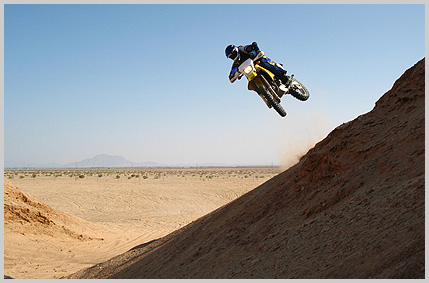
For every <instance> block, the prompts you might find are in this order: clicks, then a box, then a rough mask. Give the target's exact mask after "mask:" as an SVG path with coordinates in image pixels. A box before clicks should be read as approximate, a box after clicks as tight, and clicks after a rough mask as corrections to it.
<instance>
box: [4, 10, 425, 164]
mask: <svg viewBox="0 0 429 283" xmlns="http://www.w3.org/2000/svg"><path fill="white" fill-rule="evenodd" d="M424 24H425V6H424V5H422V4H419V5H416V4H408V5H402V4H401V5H400V4H394V5H391V4H390V5H389V4H378V5H374V4H369V5H351V4H350V5H327V4H320V5H316V4H310V5H297V4H276V5H250V4H242V5H196V4H192V5H189V4H187V5H179V4H177V5H176V4H175V5H173V4H168V5H150V4H138V5H5V6H4V74H5V75H4V153H5V160H4V162H5V164H4V165H5V167H8V166H28V165H30V166H31V165H33V164H44V163H52V162H55V163H60V164H64V163H68V162H74V161H79V160H82V159H85V158H89V157H92V156H95V155H97V154H102V153H106V154H111V155H122V156H124V157H125V158H127V159H129V160H131V161H134V162H148V161H151V162H159V163H163V164H169V165H175V164H202V163H224V164H227V165H236V164H239V165H255V164H260V165H265V164H284V163H288V162H291V161H290V160H291V159H292V160H294V159H296V158H297V157H298V156H299V155H301V154H303V153H305V152H306V151H307V150H308V149H309V148H310V147H311V146H313V145H314V143H315V142H317V141H319V140H321V139H323V138H324V137H325V136H326V135H327V134H328V133H329V132H330V131H331V130H332V129H334V128H335V127H337V126H338V125H340V124H342V123H344V122H347V121H350V120H353V119H354V118H356V117H357V116H359V115H361V114H364V113H366V112H368V111H370V110H371V109H372V108H373V107H374V104H375V102H376V101H377V100H378V99H379V98H380V97H381V96H382V95H383V94H384V93H385V92H386V91H388V90H389V89H390V88H391V87H392V85H393V83H394V81H395V80H396V79H397V78H399V76H400V75H401V74H402V73H403V72H404V71H405V70H406V69H408V68H410V67H411V66H413V65H414V64H415V63H416V62H417V61H419V60H420V59H422V58H423V57H424V56H425V25H424ZM253 41H256V42H258V44H259V46H260V48H261V49H262V50H263V51H264V52H265V54H266V55H267V56H268V57H270V58H271V59H273V60H274V61H276V62H280V63H283V65H284V67H285V68H286V69H287V70H288V73H289V74H295V77H296V79H298V80H299V81H301V82H302V83H303V84H304V85H305V86H306V87H307V88H308V89H309V91H310V99H309V100H308V101H306V102H301V101H298V100H296V99H294V98H292V97H290V96H288V97H285V98H284V99H282V105H283V107H284V108H285V110H286V111H287V113H288V115H287V116H286V117H285V118H281V117H280V116H279V115H278V114H277V113H276V112H275V111H274V110H272V109H268V108H267V107H266V105H265V103H264V102H263V101H262V100H261V98H260V97H259V96H257V95H256V93H254V92H250V91H248V90H247V84H246V81H245V80H244V79H242V80H240V81H237V82H235V83H234V84H231V83H230V82H229V80H228V73H229V70H230V67H231V63H232V61H231V60H228V59H227V58H226V57H225V55H224V50H225V47H226V46H227V45H228V44H237V45H246V44H250V43H252V42H253Z"/></svg>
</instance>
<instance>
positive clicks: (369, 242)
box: [70, 59, 425, 278]
mask: <svg viewBox="0 0 429 283" xmlns="http://www.w3.org/2000/svg"><path fill="white" fill-rule="evenodd" d="M424 74H425V63H424V59H422V60H421V61H420V62H418V63H417V64H416V65H415V66H413V67H412V68H410V69H409V70H407V71H406V72H405V73H404V74H403V75H402V76H401V77H400V78H399V79H398V80H397V81H396V82H395V84H394V85H393V88H392V89H391V90H390V91H389V92H387V93H386V94H384V95H383V96H382V97H381V99H380V100H379V101H377V103H376V106H375V108H374V109H373V110H372V111H370V112H369V113H367V114H365V115H361V116H359V117H357V118H356V119H355V120H353V121H351V122H349V123H346V124H344V125H341V126H340V127H338V128H336V129H335V130H334V131H332V132H331V133H330V134H329V135H328V136H327V137H326V138H325V139H324V140H323V141H321V142H319V143H318V144H317V145H316V146H315V147H314V148H313V149H311V150H310V151H309V152H308V153H307V154H306V155H305V156H304V157H302V158H301V160H300V162H299V163H298V164H296V165H295V166H293V167H292V168H290V169H289V170H287V171H285V172H283V173H282V174H280V175H279V176H277V177H275V178H273V179H271V180H269V181H267V182H266V183H264V184H263V185H261V186H259V187H257V188H256V189H254V190H252V191H251V192H249V193H247V194H245V195H244V196H242V197H240V198H238V199H237V200H235V201H233V202H231V203H230V204H228V205H226V206H224V207H222V208H220V209H218V210H216V211H214V212H213V213H210V214H208V215H206V216H204V217H202V218H200V219H198V220H197V221H194V222H192V223H191V224H189V225H187V226H186V227H183V228H181V229H180V230H177V231H175V232H173V233H171V234H169V235H168V236H166V237H163V238H162V239H159V240H158V241H154V242H151V243H149V244H147V245H140V246H136V247H135V248H134V249H132V250H131V251H129V252H127V253H124V254H122V255H119V256H117V257H114V258H112V259H110V260H108V261H105V262H103V263H100V264H97V265H95V266H93V267H91V268H89V269H85V270H82V271H80V272H77V273H75V274H73V275H72V276H70V278H424V276H425V270H424V267H425V262H424V260H425V254H424V249H425V235H424V232H425V230H424V224H425V221H424V213H425V210H424V199H425V198H424V196H425V193H424V189H425V175H424V173H425V171H424V169H425V167H424V159H425V157H424V156H425V154H424V151H425V148H424V135H425V134H424V128H425V111H424V108H425V107H424V103H425V99H424V96H425V81H424V80H425V76H424Z"/></svg>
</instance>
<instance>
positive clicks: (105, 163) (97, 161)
mask: <svg viewBox="0 0 429 283" xmlns="http://www.w3.org/2000/svg"><path fill="white" fill-rule="evenodd" d="M132 166H133V162H132V161H129V160H127V159H125V158H124V157H122V156H113V155H108V154H99V155H96V156H94V157H92V158H88V159H84V160H82V161H77V162H72V163H68V164H65V165H64V167H78V168H90V167H132Z"/></svg>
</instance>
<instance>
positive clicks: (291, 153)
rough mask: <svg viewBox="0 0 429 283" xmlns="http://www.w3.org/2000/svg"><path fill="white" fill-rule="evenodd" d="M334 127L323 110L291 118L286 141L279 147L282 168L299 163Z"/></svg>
mask: <svg viewBox="0 0 429 283" xmlns="http://www.w3.org/2000/svg"><path fill="white" fill-rule="evenodd" d="M333 128H334V126H333V123H332V122H331V121H329V119H328V117H327V115H326V114H325V113H322V112H315V113H311V114H306V115H304V114H303V117H297V118H296V119H294V120H291V121H290V123H289V124H288V127H287V129H285V131H286V133H285V137H284V139H283V140H284V143H283V144H282V146H281V148H280V147H279V148H278V156H279V160H280V166H281V168H282V170H287V169H288V168H290V167H292V166H293V165H295V164H296V163H298V161H299V159H300V158H301V157H302V156H304V155H305V154H306V153H307V152H308V150H309V149H311V148H312V147H314V146H315V145H316V143H318V142H319V141H321V140H322V139H323V138H325V137H326V135H327V134H328V133H329V132H330V131H331V130H332V129H333Z"/></svg>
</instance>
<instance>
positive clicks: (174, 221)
mask: <svg viewBox="0 0 429 283" xmlns="http://www.w3.org/2000/svg"><path fill="white" fill-rule="evenodd" d="M281 171H282V169H281V168H278V167H254V168H246V167H244V168H237V167H233V168H219V167H216V168H152V169H149V168H132V169H130V168H128V169H125V168H124V169H113V168H112V169H105V168H99V169H41V170H38V169H26V170H24V169H21V170H12V169H11V170H5V172H4V178H5V189H6V184H8V185H12V184H13V186H16V187H17V188H19V189H20V190H22V191H23V193H24V194H26V195H28V196H30V197H33V198H34V199H35V200H37V201H39V202H40V203H42V204H45V205H47V206H49V207H50V208H52V209H53V210H54V211H58V212H64V213H65V214H69V215H71V216H72V217H75V218H77V219H78V220H79V221H80V222H75V221H74V220H73V221H72V220H68V218H67V219H66V218H62V219H66V220H64V221H63V224H64V226H67V229H71V230H74V231H79V233H78V234H77V235H70V233H49V232H48V231H44V230H43V229H40V228H37V227H36V226H33V223H27V222H31V220H28V221H27V222H25V221H24V222H21V223H19V222H16V221H11V222H9V221H5V225H4V274H5V275H6V276H10V277H12V278H28V279H33V278H61V277H64V276H67V275H69V274H72V273H74V272H77V271H79V270H81V269H83V268H87V267H90V266H93V265H95V264H97V263H99V262H103V261H106V260H108V259H110V258H112V257H114V256H116V255H119V254H121V253H124V252H126V251H128V250H130V249H132V248H133V247H135V246H138V245H142V244H144V243H148V242H150V241H153V240H156V239H158V238H161V237H163V236H165V235H167V234H169V233H171V232H173V231H175V230H177V229H179V228H181V227H183V226H185V225H187V224H188V223H190V222H192V221H194V220H196V219H198V218H199V217H201V216H204V215H206V214H208V213H210V212H211V211H214V210H216V209H217V208H219V207H221V206H223V205H225V204H227V203H229V202H231V201H232V200H234V199H236V198H238V197H240V196H242V195H243V194H245V193H247V192H249V191H250V190H252V189H254V188H255V187H257V186H259V185H261V184H262V183H264V182H265V181H267V180H269V179H271V178H272V177H273V176H276V175H278V174H279V173H280V172H281ZM6 182H10V183H6Z"/></svg>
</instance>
